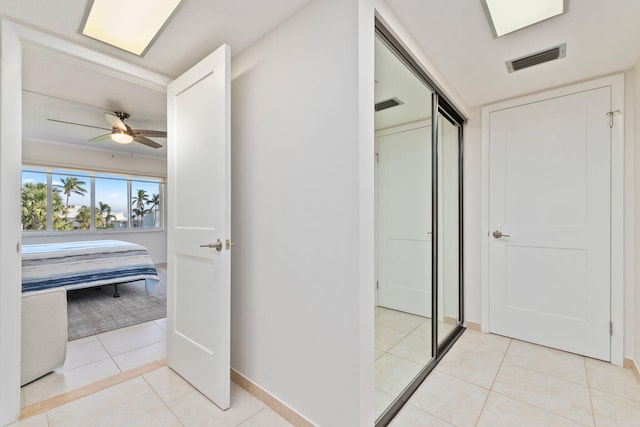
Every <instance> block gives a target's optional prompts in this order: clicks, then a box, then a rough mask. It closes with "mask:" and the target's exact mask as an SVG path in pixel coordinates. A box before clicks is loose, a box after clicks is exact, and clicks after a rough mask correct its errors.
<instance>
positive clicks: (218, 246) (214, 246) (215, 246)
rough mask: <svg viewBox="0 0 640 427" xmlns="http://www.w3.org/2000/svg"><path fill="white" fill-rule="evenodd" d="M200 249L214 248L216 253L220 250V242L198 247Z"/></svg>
mask: <svg viewBox="0 0 640 427" xmlns="http://www.w3.org/2000/svg"><path fill="white" fill-rule="evenodd" d="M200 247H201V248H212V249H213V248H215V249H216V250H217V251H218V252H220V251H221V250H222V240H220V239H218V240H217V241H216V242H215V243H208V244H206V245H200Z"/></svg>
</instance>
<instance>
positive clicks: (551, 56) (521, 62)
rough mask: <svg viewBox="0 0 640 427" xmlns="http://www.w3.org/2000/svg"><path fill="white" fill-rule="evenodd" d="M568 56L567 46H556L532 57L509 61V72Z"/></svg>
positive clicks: (563, 44) (564, 44)
mask: <svg viewBox="0 0 640 427" xmlns="http://www.w3.org/2000/svg"><path fill="white" fill-rule="evenodd" d="M566 55H567V44H566V43H562V44H561V45H558V46H554V47H552V48H551V49H546V50H543V51H541V52H536V53H534V54H532V55H527V56H523V57H522V58H517V59H512V60H511V61H507V62H506V64H507V70H509V72H510V73H513V72H514V71H518V70H522V69H524V68H529V67H533V66H534V65H538V64H542V63H544V62H549V61H554V60H556V59H560V58H564V57H565V56H566Z"/></svg>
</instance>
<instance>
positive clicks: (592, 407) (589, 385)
mask: <svg viewBox="0 0 640 427" xmlns="http://www.w3.org/2000/svg"><path fill="white" fill-rule="evenodd" d="M582 361H583V362H584V374H585V376H586V377H587V390H589V405H590V406H591V418H593V425H594V426H596V409H595V407H594V406H593V393H591V381H589V369H588V368H587V358H586V357H584V356H583V357H582Z"/></svg>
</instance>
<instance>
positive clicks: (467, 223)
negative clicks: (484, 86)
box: [462, 108, 487, 324]
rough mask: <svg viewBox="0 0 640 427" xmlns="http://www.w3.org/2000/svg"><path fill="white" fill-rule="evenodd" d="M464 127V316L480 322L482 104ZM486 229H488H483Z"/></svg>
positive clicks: (473, 111) (471, 110) (468, 319)
mask: <svg viewBox="0 0 640 427" xmlns="http://www.w3.org/2000/svg"><path fill="white" fill-rule="evenodd" d="M468 119H469V120H468V122H467V124H466V126H465V127H464V157H463V161H464V166H463V174H464V176H463V191H464V194H463V223H462V227H463V232H464V248H463V257H464V270H463V273H464V317H465V320H466V321H467V322H473V323H476V324H479V323H480V320H481V314H482V309H481V286H480V277H481V274H480V267H481V261H482V260H481V257H480V249H481V247H480V245H481V241H480V237H481V234H482V233H483V230H482V221H481V216H482V215H481V212H482V199H481V195H482V185H481V184H482V178H481V177H482V168H481V165H482V162H481V153H482V119H481V116H480V108H473V109H470V110H469V116H468ZM484 232H487V231H484Z"/></svg>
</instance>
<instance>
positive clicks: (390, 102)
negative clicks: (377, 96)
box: [376, 97, 404, 111]
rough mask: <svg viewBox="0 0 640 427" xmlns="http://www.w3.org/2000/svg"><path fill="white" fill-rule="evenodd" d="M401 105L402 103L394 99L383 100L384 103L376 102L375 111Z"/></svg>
mask: <svg viewBox="0 0 640 427" xmlns="http://www.w3.org/2000/svg"><path fill="white" fill-rule="evenodd" d="M402 104H404V102H402V101H400V100H399V99H398V98H395V97H394V98H391V99H385V100H384V101H380V102H376V111H382V110H386V109H387V108H393V107H397V106H398V105H402Z"/></svg>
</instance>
